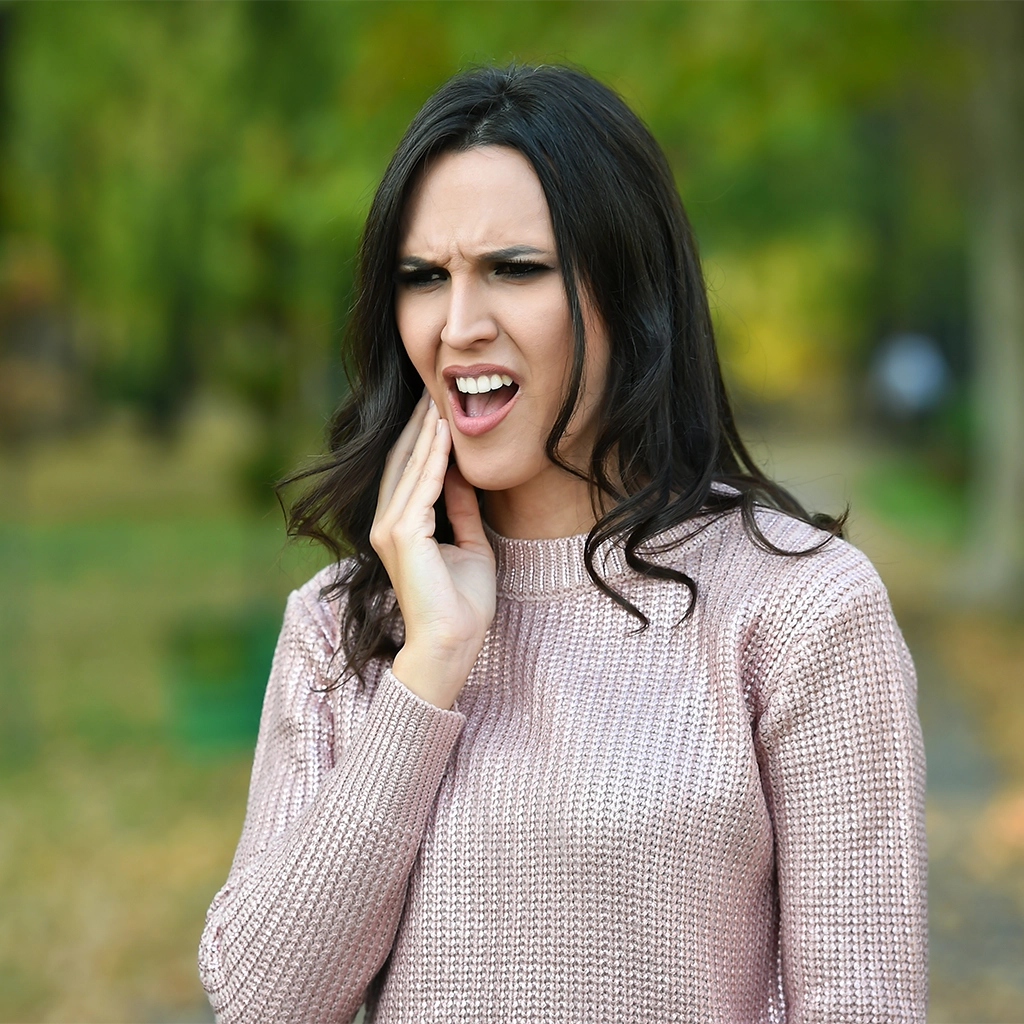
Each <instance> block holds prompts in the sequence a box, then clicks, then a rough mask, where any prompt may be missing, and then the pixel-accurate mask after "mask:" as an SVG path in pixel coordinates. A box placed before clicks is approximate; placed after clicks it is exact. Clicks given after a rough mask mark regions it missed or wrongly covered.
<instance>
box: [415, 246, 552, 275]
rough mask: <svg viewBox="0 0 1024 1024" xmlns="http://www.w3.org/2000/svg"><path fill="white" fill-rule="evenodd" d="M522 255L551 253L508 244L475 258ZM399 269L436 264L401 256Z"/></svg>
mask: <svg viewBox="0 0 1024 1024" xmlns="http://www.w3.org/2000/svg"><path fill="white" fill-rule="evenodd" d="M523 256H543V257H545V258H546V259H551V253H550V252H548V251H547V250H546V249H538V248H537V247H536V246H533V245H508V246H506V247H505V248H504V249H492V250H491V251H490V252H484V253H481V254H480V255H479V256H478V257H477V259H478V260H481V261H482V262H484V263H502V262H504V261H506V260H516V259H520V258H522V257H523ZM398 266H399V269H401V270H429V269H430V268H432V267H435V266H437V264H436V263H432V262H431V261H430V260H425V259H423V258H422V257H420V256H403V257H402V258H401V259H399V261H398Z"/></svg>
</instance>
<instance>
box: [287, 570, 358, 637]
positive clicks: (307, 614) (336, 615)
mask: <svg viewBox="0 0 1024 1024" xmlns="http://www.w3.org/2000/svg"><path fill="white" fill-rule="evenodd" d="M355 567H356V562H355V559H354V558H345V559H342V560H341V561H340V562H333V563H332V564H330V565H327V566H325V567H324V568H323V569H321V570H320V571H319V572H317V573H315V574H314V575H313V576H311V577H310V578H309V579H308V580H306V582H305V583H303V584H302V586H300V587H297V588H296V589H295V590H293V591H292V592H291V594H289V595H288V603H287V605H286V607H285V627H286V628H287V627H288V626H289V625H292V626H293V627H297V628H301V629H303V630H305V631H308V632H313V633H316V634H317V635H318V639H322V640H323V641H325V642H326V643H327V645H328V646H329V647H330V649H331V650H332V651H336V650H337V649H338V647H339V646H340V639H341V620H342V617H343V616H344V605H345V597H344V592H345V585H346V583H347V582H348V581H349V579H350V578H351V576H352V573H353V571H354V569H355Z"/></svg>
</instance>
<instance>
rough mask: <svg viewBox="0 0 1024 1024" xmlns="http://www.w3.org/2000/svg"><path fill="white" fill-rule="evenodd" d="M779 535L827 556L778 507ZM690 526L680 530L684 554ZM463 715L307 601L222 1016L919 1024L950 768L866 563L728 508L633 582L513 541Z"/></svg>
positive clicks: (565, 549)
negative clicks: (439, 704) (605, 581)
mask: <svg viewBox="0 0 1024 1024" xmlns="http://www.w3.org/2000/svg"><path fill="white" fill-rule="evenodd" d="M761 521H762V523H763V525H764V528H765V529H766V530H767V532H768V533H769V535H770V536H771V537H772V538H773V539H774V541H775V542H776V543H777V544H779V545H781V546H783V547H788V548H791V549H792V548H805V547H807V546H808V545H809V544H811V543H813V542H814V541H816V540H818V539H820V536H821V535H819V534H817V533H816V531H814V530H812V529H811V528H810V527H807V526H805V525H803V524H800V523H798V522H796V521H794V520H791V519H789V518H787V517H785V516H782V515H778V514H775V513H764V514H763V517H762V520H761ZM683 532H684V531H683V530H681V529H680V530H676V531H675V532H674V534H673V536H676V537H678V536H681V535H682V533H683ZM489 536H490V539H491V541H492V544H493V546H494V548H495V552H496V555H497V566H498V570H497V571H498V610H497V616H496V618H495V620H494V623H493V625H492V627H491V629H490V632H489V633H488V636H487V640H486V642H485V644H484V648H483V651H482V652H481V654H480V657H479V658H478V660H477V663H476V666H475V668H474V669H473V673H472V675H471V676H470V677H469V681H468V682H467V683H466V686H465V688H464V689H463V691H462V693H461V694H460V696H459V699H458V703H457V705H456V708H455V709H453V710H451V711H445V710H441V709H439V708H436V707H434V706H433V705H431V704H428V703H426V702H424V701H422V700H420V699H419V698H418V697H416V696H414V695H413V694H412V692H411V691H409V690H407V689H406V688H405V687H404V686H403V685H402V684H401V683H400V682H399V681H398V680H397V679H395V677H394V676H393V675H392V674H391V672H390V671H389V669H388V668H387V667H386V666H384V665H378V666H377V668H376V669H375V671H373V672H372V673H371V678H370V681H369V685H368V686H367V687H366V688H364V689H360V688H359V687H358V686H357V685H356V682H355V681H354V680H353V679H352V678H344V679H343V680H342V681H341V685H340V686H339V687H337V688H335V689H332V690H330V691H328V692H324V689H323V688H324V687H325V685H327V684H329V683H331V682H333V681H334V680H335V678H336V674H337V672H338V666H339V664H340V662H339V660H338V659H335V658H334V654H335V652H336V650H337V649H338V643H339V639H338V637H339V627H338V609H337V607H336V606H334V605H332V604H329V603H325V602H324V601H322V600H320V597H319V591H320V588H321V587H322V586H323V585H324V584H325V583H326V582H328V580H329V579H330V575H329V574H330V572H332V571H333V570H325V571H324V572H323V573H321V574H319V575H318V576H316V577H314V578H313V579H312V580H310V581H309V583H307V584H306V585H305V586H304V587H302V588H301V589H300V590H297V591H296V592H295V593H294V594H292V596H291V598H290V600H289V602H288V607H287V612H286V614H285V620H284V628H283V630H282V633H281V639H280V642H279V644H278V648H277V653H276V656H275V658H274V665H273V670H272V672H271V677H270V682H269V685H268V687H267V696H266V703H265V705H264V710H263V719H262V723H261V725H260V734H259V741H258V743H257V746H256V757H255V764H254V766H253V775H252V786H251V789H250V792H249V805H248V812H247V815H246V819H245V827H244V829H243V832H242V837H241V840H240V842H239V845H238V851H237V853H236V855H235V860H234V864H233V865H232V868H231V873H230V875H229V876H228V880H227V883H226V884H225V886H224V888H223V889H221V891H220V892H219V893H218V894H217V895H216V897H215V898H214V900H213V904H212V905H211V907H210V911H209V914H208V917H207V925H206V929H205V931H204V934H203V938H202V942H201V946H200V972H201V975H202V980H203V983H204V985H205V986H206V990H207V992H208V994H209V997H210V1001H211V1004H212V1005H213V1008H214V1010H215V1011H216V1014H217V1019H218V1020H219V1021H231V1022H235V1021H237V1022H245V1024H256V1022H258V1021H268V1022H269V1021H274V1022H278V1024H280V1022H285V1021H295V1022H302V1024H313V1022H316V1021H349V1020H351V1019H352V1017H353V1016H354V1015H355V1013H356V1011H357V1009H358V1007H359V1006H360V1004H362V1003H363V1002H364V1000H365V1001H366V1002H367V1005H368V1012H367V1019H368V1020H372V1021H376V1022H378V1024H398V1022H402V1024H407V1022H427V1021H429V1022H446V1024H450V1022H456V1021H473V1022H495V1024H506V1022H534V1021H536V1022H570V1021H578V1022H588V1024H589V1022H609V1024H611V1022H615V1024H625V1022H627V1021H628V1022H630V1024H665V1022H668V1021H689V1022H694V1024H697V1022H700V1024H712V1022H723V1024H724V1022H729V1024H740V1022H743V1024H748V1022H760V1021H788V1022H792V1024H797V1022H801V1024H809V1022H811V1021H819V1022H823V1024H825V1022H827V1024H852V1022H867V1021H878V1022H883V1021H884V1022H887V1024H891V1022H894V1021H921V1020H924V1012H925V1000H926V974H927V970H926V925H925V897H924V893H925V843H924V813H923V806H924V755H923V749H922V745H921V734H920V729H919V726H918V721H917V716H916V713H915V708H914V699H915V682H914V672H913V666H912V664H911V661H910V657H909V655H908V653H907V649H906V647H905V645H904V643H903V640H902V637H901V636H900V632H899V629H898V628H897V626H896V623H895V621H894V620H893V616H892V612H891V610H890V607H889V602H888V599H887V597H886V593H885V590H884V588H883V586H882V584H881V582H880V581H879V579H878V576H877V575H876V574H875V572H874V570H873V569H872V567H871V565H870V564H869V563H868V561H867V559H866V558H865V557H864V556H863V555H862V554H861V553H860V552H859V551H857V550H856V549H855V548H853V547H851V546H849V545H848V544H845V543H843V542H842V541H838V540H833V541H830V542H829V543H828V544H827V545H826V546H825V547H824V549H822V550H821V551H820V552H818V553H816V554H813V555H809V556H806V557H802V558H795V557H782V556H778V555H773V554H768V553H766V552H764V551H762V550H760V549H759V548H758V547H756V546H755V545H754V544H753V543H752V542H751V541H750V540H749V539H748V537H747V536H746V534H745V533H744V531H743V528H742V526H741V524H740V522H739V517H738V516H737V515H730V516H727V517H726V518H724V519H722V520H720V521H719V522H717V523H715V524H714V525H712V526H711V527H710V528H708V529H707V530H705V531H704V532H703V533H701V534H699V535H697V536H696V537H693V538H691V539H689V540H687V541H686V542H685V543H684V544H683V545H682V546H681V547H678V548H676V549H675V550H674V551H671V552H666V553H663V554H661V555H658V556H657V558H658V559H660V560H662V561H664V562H665V563H667V564H672V565H675V566H677V567H680V568H683V569H684V570H685V571H686V572H688V573H689V574H690V575H691V576H693V577H694V578H695V579H696V580H697V583H698V587H699V599H698V603H697V607H696V610H695V613H694V615H693V617H692V618H690V619H688V620H687V621H685V622H683V623H682V624H681V625H677V623H678V621H679V619H680V617H681V616H682V614H683V612H684V611H685V609H686V605H687V596H688V595H687V591H686V590H685V589H684V588H683V587H681V586H679V585H677V584H674V583H668V582H663V581H655V580H649V579H645V578H642V577H639V576H637V575H635V574H634V573H632V572H631V571H630V570H629V569H628V567H627V566H626V564H625V560H624V558H623V556H622V554H621V553H619V552H613V553H611V554H610V555H609V556H608V557H607V558H606V560H605V569H606V572H607V574H608V576H609V577H610V578H611V579H612V580H614V581H615V583H616V584H617V585H618V586H619V587H620V588H621V589H623V590H624V592H625V593H626V594H627V595H628V596H629V597H630V599H631V600H633V601H634V602H635V603H636V604H637V605H638V606H639V607H640V608H642V609H643V610H644V612H645V613H646V614H647V615H648V617H649V618H650V620H651V625H650V628H649V629H648V630H646V632H643V633H639V634H638V633H637V632H636V625H637V622H636V620H635V619H633V618H631V617H630V616H628V615H627V614H626V613H625V612H624V611H623V610H622V609H621V608H619V607H618V606H617V605H615V604H614V603H613V602H612V601H610V600H609V599H608V598H607V597H605V596H604V595H602V594H601V593H600V592H599V591H598V590H597V589H596V588H595V587H594V586H593V584H592V583H591V581H590V579H589V577H588V576H587V574H586V571H585V569H584V565H583V538H582V537H569V538H564V539H560V540H541V541H537V540H531V541H521V540H508V539H505V538H502V537H498V536H496V535H494V534H489Z"/></svg>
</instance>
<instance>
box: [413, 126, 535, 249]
mask: <svg viewBox="0 0 1024 1024" xmlns="http://www.w3.org/2000/svg"><path fill="white" fill-rule="evenodd" d="M522 244H527V245H533V246H536V247H538V248H550V249H553V248H554V232H553V230H552V227H551V215H550V213H549V211H548V204H547V200H546V199H545V197H544V190H543V188H542V187H541V184H540V180H539V179H538V178H537V174H536V172H535V171H534V169H533V167H532V166H531V165H530V162H529V161H528V160H527V159H526V157H524V156H523V155H522V154H521V153H520V152H519V151H518V150H515V149H511V148H509V147H506V146H480V147H477V148H475V149H468V150H465V151H464V152H461V153H443V154H441V155H440V156H439V157H437V158H436V159H435V160H433V161H432V162H431V163H429V164H428V165H427V167H426V169H425V170H424V172H423V174H422V176H421V177H420V180H419V181H418V182H417V184H416V186H415V188H414V189H413V191H412V193H411V195H410V196H409V200H408V203H407V205H406V209H405V216H404V218H403V231H402V236H401V241H400V243H399V256H403V255H419V256H423V255H427V254H434V255H445V254H449V253H451V252H452V251H455V250H457V251H459V252H461V253H463V254H465V255H470V254H471V253H473V252H487V251H490V250H493V249H499V248H503V247H506V246H509V245H522Z"/></svg>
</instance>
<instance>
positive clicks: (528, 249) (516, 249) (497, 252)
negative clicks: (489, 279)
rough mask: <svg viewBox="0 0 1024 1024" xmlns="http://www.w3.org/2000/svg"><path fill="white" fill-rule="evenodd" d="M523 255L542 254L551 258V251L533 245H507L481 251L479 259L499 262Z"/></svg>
mask: <svg viewBox="0 0 1024 1024" xmlns="http://www.w3.org/2000/svg"><path fill="white" fill-rule="evenodd" d="M523 256H544V257H547V258H548V259H550V258H551V253H549V252H548V251H547V250H546V249H538V248H536V246H533V245H509V246H506V247H505V248H504V249H494V250H493V251H491V252H485V253H481V255H480V259H482V260H486V261H488V262H489V263H501V262H502V261H504V260H516V259H521V258H522V257H523Z"/></svg>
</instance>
